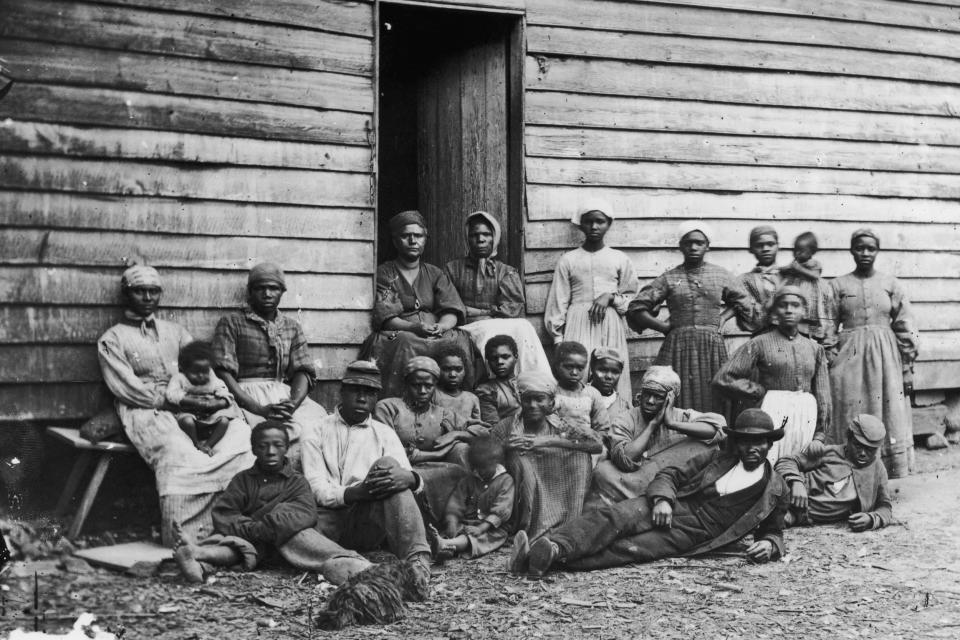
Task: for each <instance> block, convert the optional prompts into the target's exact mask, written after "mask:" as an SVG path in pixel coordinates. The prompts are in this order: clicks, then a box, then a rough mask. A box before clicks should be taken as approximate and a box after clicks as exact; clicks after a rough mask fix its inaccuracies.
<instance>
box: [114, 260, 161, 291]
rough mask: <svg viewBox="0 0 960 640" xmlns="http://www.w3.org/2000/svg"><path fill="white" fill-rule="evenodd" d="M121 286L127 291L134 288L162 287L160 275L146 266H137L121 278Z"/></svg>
mask: <svg viewBox="0 0 960 640" xmlns="http://www.w3.org/2000/svg"><path fill="white" fill-rule="evenodd" d="M120 286H121V287H123V288H125V289H132V288H134V287H162V285H161V284H160V274H159V273H157V270H156V269H154V268H153V267H148V266H147V265H145V264H135V265H133V266H132V267H130V268H129V269H127V270H126V271H124V272H123V275H122V276H121V277H120Z"/></svg>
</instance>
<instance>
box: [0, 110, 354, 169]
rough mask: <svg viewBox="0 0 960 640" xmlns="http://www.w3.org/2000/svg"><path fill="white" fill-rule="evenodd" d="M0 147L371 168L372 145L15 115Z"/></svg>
mask: <svg viewBox="0 0 960 640" xmlns="http://www.w3.org/2000/svg"><path fill="white" fill-rule="evenodd" d="M0 148H2V149H4V150H5V151H6V152H8V153H35V154H43V155H59V156H67V157H81V158H110V159H118V158H124V159H132V160H167V161H171V162H196V163H203V164H210V163H213V164H230V165H240V166H258V167H281V168H287V169H291V168H292V169H315V170H317V169H323V170H325V171H353V172H364V171H370V170H371V163H372V162H373V152H372V150H371V149H370V148H369V147H355V146H343V145H331V144H314V143H306V142H278V141H275V140H274V141H268V140H251V139H248V138H225V137H221V136H208V135H197V134H192V133H175V132H170V131H144V130H135V129H112V128H111V129H107V128H103V127H73V126H66V125H58V124H49V123H44V122H29V121H24V120H13V119H7V120H5V121H3V122H0Z"/></svg>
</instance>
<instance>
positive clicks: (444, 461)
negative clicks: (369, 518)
mask: <svg viewBox="0 0 960 640" xmlns="http://www.w3.org/2000/svg"><path fill="white" fill-rule="evenodd" d="M439 379H440V366H439V365H438V364H437V363H436V361H435V360H433V359H432V358H428V357H426V356H415V357H413V358H411V359H410V361H409V362H407V365H406V367H405V368H404V378H403V381H404V387H403V396H402V397H400V398H384V399H383V400H381V401H380V402H378V403H377V408H376V409H375V410H374V412H373V417H374V419H376V420H379V421H380V422H382V423H384V424H385V425H387V426H389V427H391V428H393V430H394V431H396V432H397V436H399V437H400V442H401V443H402V444H403V446H404V448H406V450H407V458H408V459H409V460H410V464H411V465H412V466H413V468H414V469H415V470H416V472H417V473H418V474H420V477H422V478H423V481H424V484H425V486H426V488H425V493H426V497H427V500H428V503H429V506H430V511H431V512H432V513H429V514H427V515H430V516H432V517H433V518H434V519H436V518H441V517H443V513H444V509H445V508H446V505H447V500H448V499H449V498H450V494H451V493H453V490H454V488H455V487H456V486H457V482H459V481H460V479H461V478H462V477H463V476H464V475H465V474H466V473H467V471H468V469H469V467H468V465H467V442H469V441H470V440H471V439H472V438H473V436H474V435H475V434H478V433H486V432H487V431H488V429H487V427H486V426H485V425H484V423H482V422H480V421H479V420H472V419H463V418H461V417H459V416H457V414H455V413H454V412H453V411H451V410H450V409H447V408H445V407H441V406H440V405H438V404H437V403H436V401H435V400H434V392H435V390H436V387H437V380H439ZM433 524H434V525H437V524H438V522H433Z"/></svg>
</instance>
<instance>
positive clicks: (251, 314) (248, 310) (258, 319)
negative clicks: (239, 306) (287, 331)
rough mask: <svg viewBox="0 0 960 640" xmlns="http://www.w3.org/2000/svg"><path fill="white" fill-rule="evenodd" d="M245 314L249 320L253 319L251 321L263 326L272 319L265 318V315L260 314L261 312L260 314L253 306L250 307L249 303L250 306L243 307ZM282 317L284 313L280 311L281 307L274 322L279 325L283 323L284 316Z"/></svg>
mask: <svg viewBox="0 0 960 640" xmlns="http://www.w3.org/2000/svg"><path fill="white" fill-rule="evenodd" d="M243 316H244V317H245V318H246V319H247V320H251V321H253V322H255V323H257V324H258V325H260V326H261V327H265V326H267V325H269V324H271V321H270V320H267V319H266V318H264V317H263V316H261V315H259V314H258V313H257V312H256V311H254V310H253V308H252V307H250V306H249V305H248V306H245V307H244V308H243ZM282 317H283V313H282V312H281V311H280V309H277V317H276V318H274V319H273V322H272V324H277V325H279V324H280V323H281V318H282Z"/></svg>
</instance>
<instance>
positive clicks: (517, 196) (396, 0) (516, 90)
mask: <svg viewBox="0 0 960 640" xmlns="http://www.w3.org/2000/svg"><path fill="white" fill-rule="evenodd" d="M481 2H482V0H481ZM384 4H386V5H406V6H416V7H422V8H425V9H446V10H452V11H460V12H472V13H486V14H497V15H503V16H513V17H515V18H516V19H515V20H514V21H513V24H512V26H511V28H510V34H509V36H508V42H509V51H508V52H507V56H506V58H507V64H508V65H509V66H508V69H507V225H506V227H507V228H506V229H505V230H504V231H505V235H506V241H507V251H508V253H509V255H510V256H513V262H514V263H515V264H514V265H513V266H515V267H516V268H517V270H518V271H519V272H520V278H521V281H522V282H523V283H524V292H526V281H525V278H524V273H525V272H524V262H525V256H524V248H525V244H526V243H525V242H524V232H525V224H524V222H525V221H526V214H527V212H526V206H525V205H526V199H525V197H524V186H525V181H526V174H525V167H524V162H525V154H524V125H525V122H524V100H525V91H524V78H525V74H524V71H525V61H526V54H527V52H526V26H527V24H526V11H525V10H523V9H504V8H499V7H496V8H494V7H485V6H483V5H482V4H477V5H463V4H453V3H448V2H442V1H440V2H430V1H424V0H374V4H373V96H374V98H373V122H372V123H371V125H370V131H371V133H372V136H373V145H372V146H373V148H372V152H373V160H372V162H373V167H372V168H373V172H372V176H373V177H372V183H371V191H370V195H371V198H372V200H373V219H374V225H375V226H374V246H373V256H374V260H376V259H377V258H376V257H377V255H379V251H380V247H378V246H377V243H378V242H379V240H378V238H379V234H380V231H379V225H380V210H379V198H378V197H377V194H378V193H379V186H380V131H379V126H380V6H381V5H384ZM376 266H377V265H374V277H373V280H374V294H376V290H375V289H376Z"/></svg>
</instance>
